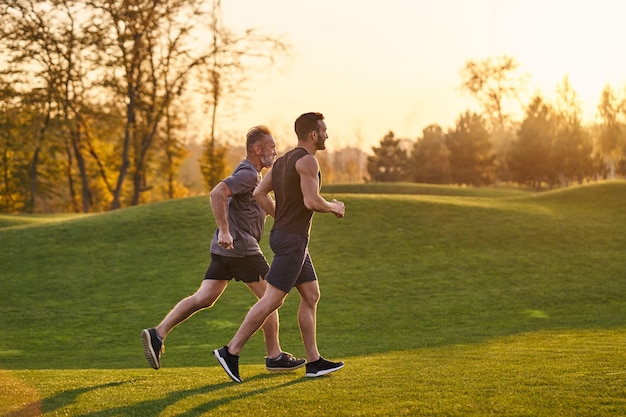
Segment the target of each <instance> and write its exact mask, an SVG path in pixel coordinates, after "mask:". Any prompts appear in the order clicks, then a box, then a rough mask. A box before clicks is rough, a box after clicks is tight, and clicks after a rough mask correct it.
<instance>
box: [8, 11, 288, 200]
mask: <svg viewBox="0 0 626 417" xmlns="http://www.w3.org/2000/svg"><path fill="white" fill-rule="evenodd" d="M288 50H289V46H288V45H287V44H286V43H285V42H284V41H282V40H281V39H279V38H275V37H271V36H268V35H264V34H262V33H259V32H257V31H255V30H252V29H251V30H248V31H246V32H245V33H243V34H235V33H233V32H231V31H230V30H228V29H227V28H226V27H225V26H224V24H223V19H222V16H221V2H220V0H160V1H155V0H0V211H2V212H35V211H44V212H49V211H75V212H81V211H82V212H90V211H102V210H108V209H116V208H119V207H123V206H128V205H136V204H140V203H142V202H147V201H153V200H159V199H164V198H174V197H178V196H181V195H184V193H185V187H184V186H183V185H182V184H181V183H180V181H179V179H178V170H179V167H180V165H181V163H182V161H183V159H184V157H185V143H186V141H188V140H189V129H188V123H189V117H190V115H191V113H192V112H195V111H196V110H197V109H195V108H193V109H192V108H191V107H192V106H190V105H189V103H191V102H192V100H191V97H192V96H194V97H195V96H197V95H198V94H200V96H201V97H202V101H201V104H200V105H201V106H203V107H204V112H205V113H206V114H207V115H208V117H207V119H208V120H210V127H209V134H208V135H207V138H206V139H205V148H206V151H205V153H204V157H203V158H202V168H203V173H204V174H205V180H206V182H207V184H208V185H209V186H211V185H213V184H215V183H216V181H217V179H219V178H221V175H223V170H224V167H223V164H222V161H221V159H220V158H222V159H223V153H224V152H223V149H221V147H222V148H223V145H220V143H222V142H223V141H220V140H219V138H218V137H217V133H216V131H217V130H216V126H217V123H218V120H219V117H218V108H222V107H223V105H224V103H225V101H226V99H227V98H229V97H231V96H235V95H236V94H238V92H240V89H241V87H242V85H243V84H244V82H245V81H246V80H247V79H248V74H250V73H251V72H252V71H253V70H258V69H260V68H267V67H269V66H271V64H272V63H273V62H274V60H275V59H279V58H281V57H285V56H287V55H288Z"/></svg>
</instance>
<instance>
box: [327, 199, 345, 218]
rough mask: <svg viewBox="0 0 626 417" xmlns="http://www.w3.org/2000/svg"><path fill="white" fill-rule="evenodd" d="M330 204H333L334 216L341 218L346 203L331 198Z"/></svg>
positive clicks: (343, 214)
mask: <svg viewBox="0 0 626 417" xmlns="http://www.w3.org/2000/svg"><path fill="white" fill-rule="evenodd" d="M330 204H332V205H333V211H332V213H333V214H334V215H335V217H336V218H338V219H341V218H342V217H343V216H345V215H346V205H345V204H344V203H343V202H341V201H337V200H335V199H334V198H333V199H332V200H331V201H330Z"/></svg>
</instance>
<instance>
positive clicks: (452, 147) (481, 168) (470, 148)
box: [446, 111, 496, 186]
mask: <svg viewBox="0 0 626 417" xmlns="http://www.w3.org/2000/svg"><path fill="white" fill-rule="evenodd" d="M446 146H447V147H448V149H449V151H450V170H451V176H452V180H453V181H454V182H455V183H457V184H466V185H473V186H480V185H489V184H493V183H494V182H495V174H496V165H495V154H494V152H493V146H492V144H491V142H490V141H489V132H488V131H487V127H486V126H485V121H484V119H483V118H482V117H481V116H480V115H478V114H476V113H470V112H469V111H467V112H465V114H462V115H461V116H459V118H458V119H457V122H456V127H455V128H454V130H452V131H451V132H449V133H448V136H447V138H446Z"/></svg>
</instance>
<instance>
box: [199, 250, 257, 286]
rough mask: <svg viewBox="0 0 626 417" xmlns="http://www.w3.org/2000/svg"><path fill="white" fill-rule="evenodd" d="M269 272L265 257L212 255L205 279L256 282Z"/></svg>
mask: <svg viewBox="0 0 626 417" xmlns="http://www.w3.org/2000/svg"><path fill="white" fill-rule="evenodd" d="M268 270H269V265H268V264H267V260H265V257H264V256H263V255H250V256H242V257H235V256H221V255H217V254H215V253H212V254H211V264H210V265H209V267H208V269H207V270H206V273H205V274H204V279H217V280H226V281H229V280H231V279H233V278H235V280H236V281H243V282H256V281H260V280H261V279H263V277H265V275H267V271H268Z"/></svg>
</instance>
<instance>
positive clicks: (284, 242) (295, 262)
mask: <svg viewBox="0 0 626 417" xmlns="http://www.w3.org/2000/svg"><path fill="white" fill-rule="evenodd" d="M308 243H309V237H308V236H306V235H300V234H297V233H287V232H283V231H282V230H272V232H271V234H270V247H271V248H272V250H273V251H274V259H273V260H272V266H271V268H270V272H268V273H267V276H266V277H265V280H266V281H267V282H268V283H269V284H272V285H273V286H274V287H276V288H278V289H279V290H282V291H284V292H287V293H288V292H289V291H290V290H291V289H292V288H293V287H296V286H298V285H300V284H302V283H304V282H308V281H315V280H317V275H316V274H315V268H314V267H313V263H312V262H311V257H310V256H309V250H308V248H307V245H308Z"/></svg>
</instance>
